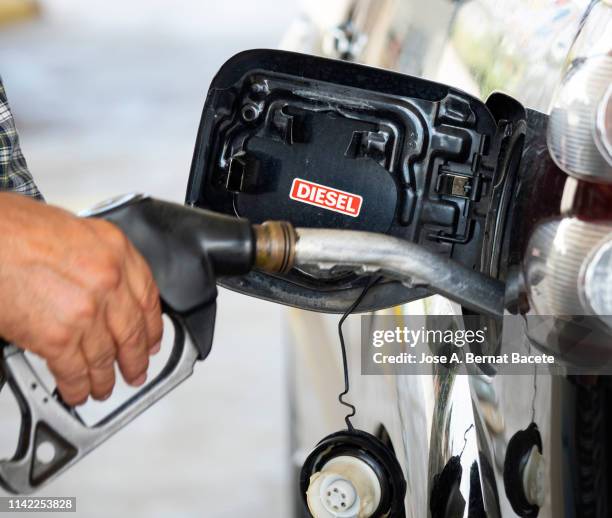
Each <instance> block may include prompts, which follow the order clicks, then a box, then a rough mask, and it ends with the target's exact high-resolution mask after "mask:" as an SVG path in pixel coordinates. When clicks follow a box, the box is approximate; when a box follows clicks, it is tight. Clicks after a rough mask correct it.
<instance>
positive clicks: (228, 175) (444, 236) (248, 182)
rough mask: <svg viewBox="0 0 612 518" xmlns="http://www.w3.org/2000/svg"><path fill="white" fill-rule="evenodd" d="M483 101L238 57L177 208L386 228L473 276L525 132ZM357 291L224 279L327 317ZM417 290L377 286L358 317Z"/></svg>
mask: <svg viewBox="0 0 612 518" xmlns="http://www.w3.org/2000/svg"><path fill="white" fill-rule="evenodd" d="M493 97H494V99H493V102H492V103H489V102H487V104H485V103H483V102H482V101H480V100H478V99H476V98H474V97H472V96H470V95H468V94H466V93H464V92H462V91H460V90H456V89H454V88H451V87H448V86H445V85H441V84H437V83H433V82H430V81H426V80H423V79H419V78H415V77H410V76H406V75H401V74H397V73H394V72H390V71H386V70H379V69H375V68H370V67H366V66H362V65H356V64H353V63H347V62H342V61H334V60H328V59H323V58H318V57H313V56H307V55H301V54H295V53H289V52H283V51H275V50H251V51H246V52H243V53H241V54H238V55H236V56H234V57H232V58H231V59H230V60H229V61H227V62H226V63H225V64H224V65H223V67H222V68H221V70H220V71H219V72H218V73H217V75H216V77H215V78H214V80H213V81H212V84H211V86H210V89H209V92H208V96H207V98H206V104H205V106H204V111H203V114H202V119H201V123H200V128H199V132H198V137H197V142H196V148H195V153H194V157H193V162H192V167H191V174H190V178H189V184H188V189H187V197H186V202H187V203H188V204H190V205H194V206H197V207H202V208H207V209H211V210H214V211H218V212H222V213H225V214H231V215H233V216H239V217H244V218H248V219H249V220H251V221H252V222H253V223H261V222H263V221H265V220H288V221H290V222H291V223H293V224H294V225H295V226H298V227H299V226H303V227H318V228H344V229H352V230H367V231H372V232H380V233H384V234H389V235H393V236H396V237H399V238H402V239H408V240H410V241H413V242H415V243H419V244H420V245H422V246H424V247H427V248H428V249H430V250H433V251H435V252H437V253H439V254H442V255H444V256H447V257H450V258H452V259H453V260H456V261H458V262H460V263H462V264H463V265H465V266H467V267H469V268H473V269H475V270H481V269H483V266H482V265H483V264H484V263H483V261H484V259H485V257H484V256H485V255H486V256H487V257H486V259H487V261H488V262H490V260H491V257H490V251H485V250H486V249H487V242H489V241H492V240H493V238H494V236H493V234H495V232H497V230H496V229H498V228H499V227H500V219H503V218H500V216H501V214H500V209H502V208H503V207H504V205H505V202H504V199H506V198H507V193H506V194H504V188H503V187H504V185H507V184H509V182H507V181H506V177H507V176H509V173H508V164H509V163H511V162H513V161H512V160H510V158H509V155H510V154H511V153H512V154H515V155H516V153H517V150H516V148H517V146H518V145H519V144H518V143H519V142H521V143H522V140H521V139H519V138H518V137H517V136H518V135H519V134H520V133H522V132H523V131H524V124H522V123H521V120H522V119H524V111H523V110H522V109H521V108H520V105H518V103H516V102H515V101H513V100H512V99H510V98H508V97H506V96H503V95H498V96H495V94H494V96H493ZM504 110H506V111H508V112H510V115H506V114H504V113H503V112H504ZM518 153H519V155H518V156H519V157H520V150H519V151H518ZM514 162H516V161H514ZM506 190H507V189H506ZM504 210H505V209H504ZM486 269H487V268H485V270H486ZM487 273H490V272H489V271H487ZM494 273H496V272H494ZM366 283H367V278H366V277H365V276H359V275H357V274H356V273H354V272H351V271H343V270H341V269H340V270H331V271H299V270H293V271H291V272H290V273H289V274H287V275H282V276H280V275H279V276H277V275H269V274H264V273H260V272H252V273H250V274H248V275H246V276H245V277H242V278H238V279H225V280H224V279H222V280H221V284H222V285H225V286H226V287H228V288H231V289H233V290H237V291H239V292H243V293H247V294H249V295H255V296H258V297H261V298H265V299H269V300H274V301H277V302H282V303H285V304H289V305H293V306H298V307H301V308H305V309H313V310H318V311H331V312H341V311H344V310H345V309H346V308H347V307H348V306H349V305H350V304H351V303H352V302H353V301H354V300H355V298H356V297H357V296H358V294H359V293H360V291H361V290H362V289H363V287H364V285H365V284H366ZM427 295H428V291H427V290H425V289H424V288H423V287H419V286H418V285H414V286H406V285H404V284H401V283H399V282H397V281H394V280H392V279H385V280H383V282H380V283H379V284H377V285H376V286H375V287H373V288H372V289H371V290H370V291H369V292H368V296H367V297H366V299H364V301H363V303H362V305H361V306H360V308H359V309H360V310H373V309H379V308H383V307H390V306H393V305H397V304H400V303H403V302H407V301H410V300H414V299H416V298H420V297H423V296H427Z"/></svg>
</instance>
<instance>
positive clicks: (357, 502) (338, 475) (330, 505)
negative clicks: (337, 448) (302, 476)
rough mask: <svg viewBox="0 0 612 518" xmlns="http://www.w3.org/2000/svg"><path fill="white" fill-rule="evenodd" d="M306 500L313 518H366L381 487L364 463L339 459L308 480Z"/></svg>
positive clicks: (333, 460) (345, 458)
mask: <svg viewBox="0 0 612 518" xmlns="http://www.w3.org/2000/svg"><path fill="white" fill-rule="evenodd" d="M306 498H307V502H308V508H309V509H310V513H311V514H312V516H313V517H314V518H369V517H370V516H372V515H373V514H374V512H375V511H376V509H377V508H378V505H379V504H380V498H381V487H380V482H379V480H378V477H377V476H376V473H374V470H373V469H372V468H371V467H370V466H369V465H368V464H367V463H366V462H364V461H362V460H360V459H358V458H356V457H350V456H341V457H335V458H333V459H331V460H330V461H328V462H327V463H326V464H325V465H324V466H323V468H322V469H321V471H319V472H317V473H315V474H314V475H312V477H310V485H309V487H308V491H307V492H306Z"/></svg>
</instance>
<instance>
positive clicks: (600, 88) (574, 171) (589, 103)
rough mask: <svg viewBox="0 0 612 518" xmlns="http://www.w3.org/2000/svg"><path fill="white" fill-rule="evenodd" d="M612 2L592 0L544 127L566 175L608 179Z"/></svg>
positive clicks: (611, 176)
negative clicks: (595, 1) (592, 3)
mask: <svg viewBox="0 0 612 518" xmlns="http://www.w3.org/2000/svg"><path fill="white" fill-rule="evenodd" d="M611 83H612V4H611V3H609V2H599V3H596V4H594V6H593V8H592V10H591V12H590V13H589V16H588V17H587V18H586V20H585V22H584V25H583V27H582V29H581V31H580V33H579V35H578V37H577V38H576V40H575V42H574V45H573V46H572V50H571V52H570V59H569V60H568V63H567V66H566V69H565V71H564V75H563V78H562V80H561V84H560V85H559V88H558V89H557V92H556V93H555V97H554V100H553V104H552V109H551V113H550V122H549V126H548V148H549V151H550V154H551V155H552V157H553V159H554V161H555V163H556V164H557V165H558V166H559V167H560V168H561V169H562V170H563V171H565V172H566V173H567V174H569V175H570V176H573V177H576V178H579V179H582V180H587V181H594V182H606V183H612V105H611V104H610V102H611V96H612V87H611Z"/></svg>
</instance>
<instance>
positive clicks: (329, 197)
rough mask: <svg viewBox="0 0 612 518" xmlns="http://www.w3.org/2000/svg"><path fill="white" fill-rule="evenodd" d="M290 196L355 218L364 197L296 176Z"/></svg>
mask: <svg viewBox="0 0 612 518" xmlns="http://www.w3.org/2000/svg"><path fill="white" fill-rule="evenodd" d="M289 197H290V198H291V199H292V200H295V201H301V202H303V203H308V204H309V205H314V206H316V207H322V208H324V209H328V210H333V211H335V212H340V213H342V214H346V215H347V216H352V217H353V218H356V217H357V216H359V212H360V211H361V205H362V203H363V198H362V197H361V196H359V195H358V194H351V193H350V192H345V191H340V190H339V189H334V188H333V187H325V185H320V184H318V183H314V182H309V181H307V180H302V179H301V178H294V180H293V184H291V192H290V193H289Z"/></svg>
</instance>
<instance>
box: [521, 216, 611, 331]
mask: <svg viewBox="0 0 612 518" xmlns="http://www.w3.org/2000/svg"><path fill="white" fill-rule="evenodd" d="M525 265H526V268H525V276H526V280H527V284H528V286H529V288H530V299H531V305H532V307H533V310H534V311H535V312H536V313H537V314H539V315H551V316H561V317H574V316H578V315H596V316H598V317H599V318H600V319H601V320H602V321H603V322H604V323H606V324H607V325H608V327H609V328H610V329H612V319H611V318H612V317H610V315H612V223H594V222H588V221H583V220H580V219H578V218H573V217H572V218H562V219H557V220H552V221H547V222H545V223H543V224H542V225H540V226H539V227H538V228H537V229H536V231H535V232H534V233H533V235H532V237H531V239H530V241H529V246H528V248H527V257H526V261H525Z"/></svg>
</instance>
